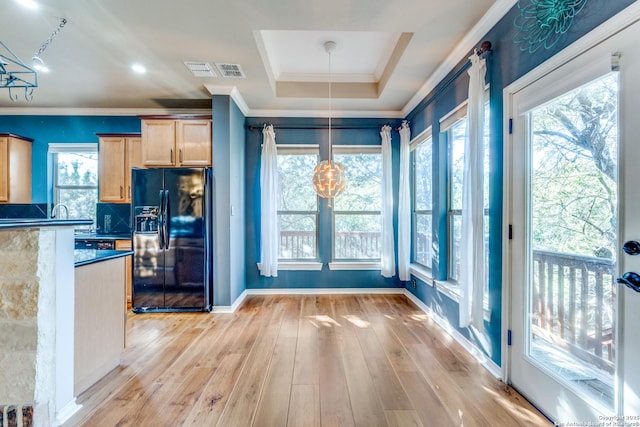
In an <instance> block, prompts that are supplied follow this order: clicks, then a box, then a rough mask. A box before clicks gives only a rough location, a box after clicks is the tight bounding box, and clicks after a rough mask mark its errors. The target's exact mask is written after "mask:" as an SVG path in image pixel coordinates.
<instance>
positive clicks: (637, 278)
mask: <svg viewBox="0 0 640 427" xmlns="http://www.w3.org/2000/svg"><path fill="white" fill-rule="evenodd" d="M616 282H618V283H620V284H621V285H625V286H626V287H628V288H629V289H633V290H634V291H636V292H640V275H639V274H638V273H634V272H633V271H628V272H626V273H624V274H623V275H622V277H618V278H617V279H616Z"/></svg>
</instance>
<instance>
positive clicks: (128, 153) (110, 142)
mask: <svg viewBox="0 0 640 427" xmlns="http://www.w3.org/2000/svg"><path fill="white" fill-rule="evenodd" d="M98 138H99V142H98V150H99V151H98V153H99V154H98V162H99V168H98V169H99V181H98V182H99V195H100V201H101V202H109V203H131V168H133V167H142V142H141V137H140V135H139V134H98Z"/></svg>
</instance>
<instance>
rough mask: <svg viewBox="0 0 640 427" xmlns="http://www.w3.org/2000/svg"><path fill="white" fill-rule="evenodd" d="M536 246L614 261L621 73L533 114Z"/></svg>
mask: <svg viewBox="0 0 640 427" xmlns="http://www.w3.org/2000/svg"><path fill="white" fill-rule="evenodd" d="M530 120H531V128H532V134H533V147H532V166H533V172H532V176H531V185H532V187H531V188H532V196H531V197H532V221H533V228H532V232H533V236H532V237H533V247H534V249H542V250H551V251H556V252H566V253H576V254H581V255H587V256H601V257H606V258H611V257H613V255H614V254H615V252H616V249H615V245H616V235H617V185H616V172H617V157H616V153H617V76H616V75H615V74H611V75H608V76H607V77H605V78H602V79H600V80H597V81H594V82H591V83H589V84H587V85H585V86H583V87H580V88H577V89H575V90H573V91H571V92H569V93H567V94H565V95H562V96H561V97H559V98H557V99H555V100H553V101H551V102H549V103H548V104H546V105H544V106H542V107H539V108H537V109H536V110H534V111H532V112H531V114H530Z"/></svg>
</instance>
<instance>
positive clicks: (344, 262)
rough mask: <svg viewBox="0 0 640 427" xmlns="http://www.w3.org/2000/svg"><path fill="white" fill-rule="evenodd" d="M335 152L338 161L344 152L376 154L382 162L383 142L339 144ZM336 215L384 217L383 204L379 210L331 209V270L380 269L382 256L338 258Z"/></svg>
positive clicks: (334, 148)
mask: <svg viewBox="0 0 640 427" xmlns="http://www.w3.org/2000/svg"><path fill="white" fill-rule="evenodd" d="M333 153H334V160H336V161H338V160H337V159H336V156H335V155H336V154H337V155H338V156H339V155H342V154H376V155H378V156H379V158H380V163H381V164H382V144H376V145H339V146H334V147H333ZM347 174H348V171H347ZM348 185H349V183H347V186H348ZM338 197H340V196H338ZM380 198H381V199H382V176H381V177H380ZM381 203H382V200H381ZM336 215H377V216H379V217H380V218H382V205H381V206H380V209H379V210H377V211H341V210H337V209H336V208H335V206H334V207H333V208H332V209H331V262H330V263H329V268H330V269H331V270H358V269H365V270H379V269H380V268H381V267H380V262H381V258H336ZM381 230H382V229H381Z"/></svg>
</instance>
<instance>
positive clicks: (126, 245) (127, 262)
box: [116, 240, 133, 309]
mask: <svg viewBox="0 0 640 427" xmlns="http://www.w3.org/2000/svg"><path fill="white" fill-rule="evenodd" d="M132 248H133V245H132V243H131V240H116V250H117V251H123V250H127V251H130V250H131V249H132ZM124 283H125V295H126V301H127V309H131V285H132V284H133V257H132V256H131V255H129V256H127V257H125V259H124Z"/></svg>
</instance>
